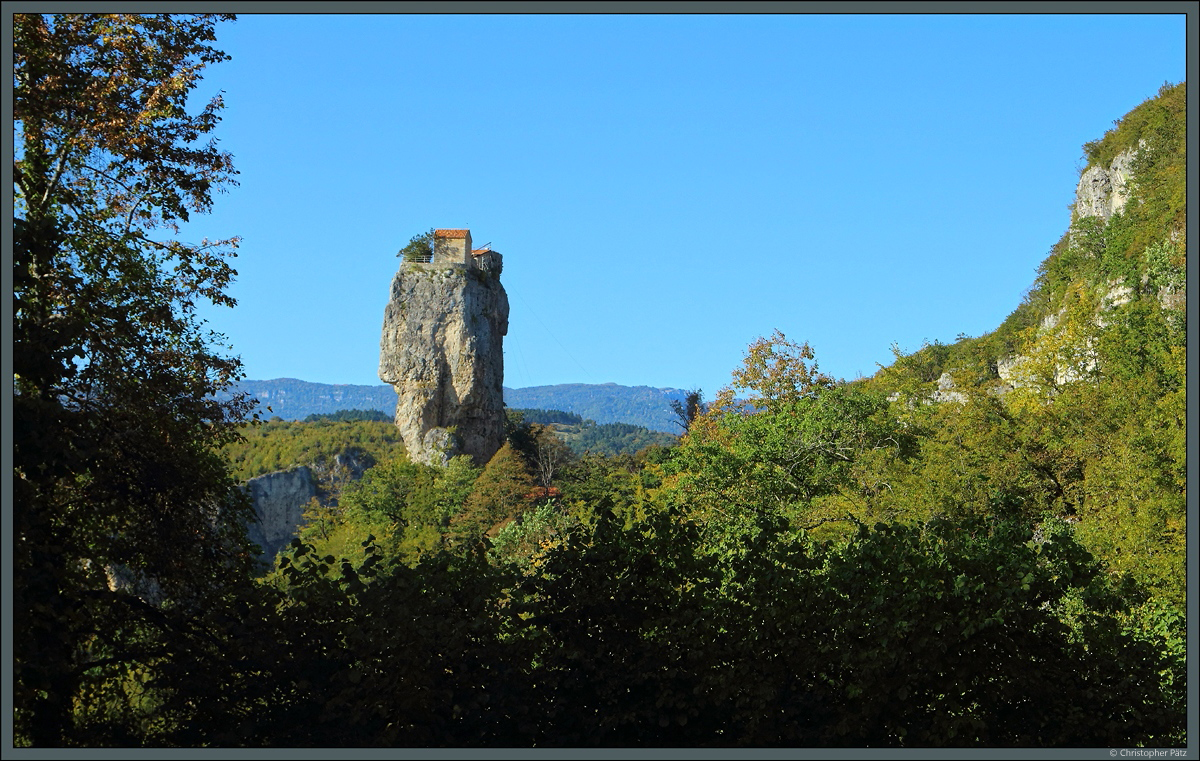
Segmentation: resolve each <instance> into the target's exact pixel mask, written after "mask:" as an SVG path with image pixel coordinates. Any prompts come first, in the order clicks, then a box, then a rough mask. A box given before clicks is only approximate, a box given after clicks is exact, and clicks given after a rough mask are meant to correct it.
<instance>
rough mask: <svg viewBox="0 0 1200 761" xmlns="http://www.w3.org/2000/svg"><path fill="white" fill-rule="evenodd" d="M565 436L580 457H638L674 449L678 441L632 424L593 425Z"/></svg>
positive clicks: (566, 432)
mask: <svg viewBox="0 0 1200 761" xmlns="http://www.w3.org/2000/svg"><path fill="white" fill-rule="evenodd" d="M560 430H562V429H560ZM562 435H563V439H564V440H565V441H566V442H567V444H568V445H569V446H570V447H571V451H573V452H575V453H576V454H579V455H582V454H586V453H588V452H591V453H592V454H600V455H609V456H613V455H621V454H635V453H637V452H639V451H641V450H643V449H645V448H646V447H671V446H674V445H675V444H676V443H677V442H678V439H677V438H676V437H675V436H674V435H672V434H669V433H662V432H660V431H651V430H649V429H646V428H643V427H641V426H640V425H631V424H629V423H599V424H596V423H592V424H591V425H583V426H579V427H578V428H574V429H570V428H568V429H565V430H562Z"/></svg>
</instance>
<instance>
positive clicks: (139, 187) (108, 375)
mask: <svg viewBox="0 0 1200 761" xmlns="http://www.w3.org/2000/svg"><path fill="white" fill-rule="evenodd" d="M230 18H232V17H231V16H212V15H202V16H188V17H175V16H171V15H157V16H144V15H99V14H83V13H72V14H62V15H54V16H44V15H35V14H17V15H15V16H13V32H14V80H13V81H14V94H13V95H14V97H13V103H14V134H15V135H16V140H17V147H16V155H15V159H16V160H15V162H14V167H13V168H14V183H15V197H16V215H15V218H14V226H13V238H12V241H13V253H14V262H13V265H14V266H13V285H14V304H13V306H14V315H13V339H14V340H13V347H12V348H13V374H14V377H13V380H14V390H15V395H14V397H13V412H12V425H13V430H14V433H15V435H14V439H13V444H14V446H13V475H14V478H13V504H14V505H15V506H16V507H15V509H14V511H13V525H12V534H11V535H12V537H13V543H14V546H13V557H12V561H13V564H12V583H13V589H14V597H13V601H12V603H13V614H14V633H15V636H14V641H13V643H12V644H13V664H12V666H13V669H12V675H13V705H14V708H15V712H14V721H15V725H14V731H15V735H16V737H17V738H18V741H19V742H20V743H21V744H30V745H34V746H39V747H63V746H68V745H76V744H92V743H102V742H121V741H127V742H128V744H140V741H141V740H142V739H143V738H144V737H146V736H147V735H149V734H151V733H153V732H154V731H155V729H154V728H155V726H157V720H156V718H155V717H154V713H155V711H156V708H155V706H156V705H157V701H158V700H159V699H160V696H161V694H162V690H167V689H169V688H179V689H184V688H186V684H185V683H184V682H183V681H182V679H181V675H180V670H181V669H182V670H186V669H188V668H193V667H196V668H201V667H203V666H204V662H205V658H206V657H207V656H208V655H209V654H211V652H212V646H211V644H210V643H209V641H206V640H205V637H204V636H203V632H205V631H206V630H207V629H208V627H209V626H210V625H211V624H212V619H211V617H210V616H211V615H212V613H213V611H217V610H220V609H222V608H223V607H224V601H225V600H227V599H228V598H230V597H232V596H236V595H237V594H240V593H241V592H243V591H244V590H245V588H246V584H247V583H248V578H249V576H248V568H249V557H248V554H247V547H246V544H245V536H244V529H243V521H244V520H245V519H246V517H247V511H248V508H247V505H246V504H245V501H244V500H242V499H240V498H239V496H238V493H237V492H236V490H235V482H234V480H233V479H232V478H231V477H230V476H229V474H228V473H227V472H226V469H225V467H224V463H223V462H222V460H221V459H220V458H219V457H218V456H217V455H216V454H214V450H215V449H216V448H219V447H220V446H223V445H224V444H226V443H228V442H230V441H232V440H235V439H236V438H237V436H238V429H237V427H236V424H237V423H238V422H239V421H240V420H241V419H242V418H243V416H244V415H245V414H246V412H247V409H248V407H249V404H248V403H247V402H246V401H245V400H244V399H240V398H234V399H227V400H225V401H218V400H217V399H215V398H214V394H215V393H216V392H218V391H220V390H223V389H224V388H225V387H226V386H228V385H229V384H230V383H231V382H232V381H233V380H235V379H237V378H238V377H239V376H240V372H241V371H240V363H239V362H238V360H237V359H236V358H230V357H226V356H223V355H222V354H221V353H220V351H219V350H220V349H222V348H224V347H221V346H219V345H216V346H214V345H213V343H212V337H211V336H210V334H209V333H208V332H207V331H205V330H204V328H203V323H202V321H201V320H200V319H199V318H198V317H197V312H196V308H197V303H198V302H203V301H208V302H211V303H213V304H216V305H223V306H232V305H233V303H234V301H233V299H232V298H230V297H229V296H228V295H227V294H226V293H225V288H226V286H227V285H228V284H229V282H230V280H231V278H232V277H233V276H234V274H235V272H234V270H233V268H232V267H231V266H230V264H229V262H228V259H229V258H231V257H232V256H233V255H234V254H233V250H234V248H236V245H237V240H236V239H229V240H225V241H215V242H210V241H207V240H206V241H203V242H201V243H200V244H187V243H183V242H180V241H176V240H170V234H171V233H178V231H179V227H178V225H179V224H181V223H184V222H187V221H188V220H189V218H190V215H191V214H193V213H204V212H207V211H208V210H209V209H210V207H211V201H212V193H213V192H215V191H219V190H221V189H222V188H224V187H227V186H228V185H230V184H235V183H234V176H235V175H236V172H235V171H234V169H233V166H232V159H231V157H230V156H229V154H227V153H224V152H222V151H220V150H219V149H218V148H217V146H216V142H215V141H212V140H209V141H207V142H201V143H199V144H197V141H198V140H199V139H200V138H201V136H204V135H207V134H208V133H210V132H211V131H212V129H213V128H214V127H215V126H216V124H217V123H218V121H219V112H220V110H221V108H222V103H221V99H220V97H216V98H214V99H213V100H212V101H210V102H209V103H208V104H207V105H206V106H203V107H202V108H201V110H200V112H199V113H196V114H191V113H189V112H188V110H187V108H186V106H187V103H188V99H189V97H190V95H191V93H192V91H193V90H194V89H195V88H196V86H197V84H198V79H199V73H200V71H201V70H202V69H203V68H204V67H205V66H206V65H208V64H211V63H216V62H219V61H222V60H225V59H226V58H227V56H225V55H224V54H223V53H221V52H220V51H218V50H216V49H215V48H213V47H212V46H211V45H210V44H209V43H210V42H211V41H212V40H213V38H214V35H213V28H214V26H215V24H216V22H217V21H218V20H221V19H230ZM164 232H165V233H166V234H164ZM217 338H218V339H219V336H218V337H217ZM110 576H111V577H112V582H111V583H110ZM122 578H123V579H125V580H126V581H127V583H124V584H121V583H118V581H119V580H120V579H122ZM149 684H154V685H156V686H157V689H146V686H147V685H149ZM76 707H80V710H78V711H77V710H76Z"/></svg>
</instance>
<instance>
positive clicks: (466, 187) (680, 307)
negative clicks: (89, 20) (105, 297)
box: [185, 15, 1185, 398]
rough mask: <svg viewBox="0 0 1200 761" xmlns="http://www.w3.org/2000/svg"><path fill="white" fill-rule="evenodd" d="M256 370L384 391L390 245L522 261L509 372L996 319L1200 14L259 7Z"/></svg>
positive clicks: (249, 133) (868, 353)
mask: <svg viewBox="0 0 1200 761" xmlns="http://www.w3.org/2000/svg"><path fill="white" fill-rule="evenodd" d="M217 32H218V41H217V45H218V47H220V48H221V49H223V50H225V51H226V52H228V53H230V54H231V55H232V56H233V60H232V61H229V62H226V63H223V64H219V65H217V66H215V67H212V68H210V69H208V70H207V74H206V75H205V79H204V81H203V82H201V84H200V87H199V88H198V90H197V92H196V101H197V102H200V101H206V100H207V99H208V98H210V97H211V96H212V95H214V94H216V92H217V91H219V90H224V91H225V101H226V104H227V108H226V110H225V112H224V121H223V122H222V124H221V126H220V127H219V128H218V130H217V131H216V133H215V134H216V135H217V137H218V138H219V139H220V141H221V142H220V144H221V146H222V147H223V148H225V149H226V150H229V151H231V152H232V153H233V155H234V157H235V162H236V166H237V168H238V169H239V170H240V172H241V176H240V178H239V179H240V182H241V185H240V187H238V188H234V189H232V190H231V191H230V192H229V193H228V194H226V195H222V196H218V197H217V199H216V208H215V210H214V213H213V214H212V215H210V216H208V217H205V218H203V219H202V220H199V221H197V222H195V223H194V224H193V225H192V226H190V227H189V228H187V230H186V231H185V232H186V237H188V238H189V239H195V240H199V238H200V237H202V236H207V237H210V238H215V237H229V236H233V235H238V236H241V237H242V238H243V243H242V247H241V249H240V255H239V257H238V259H237V260H236V267H237V269H238V271H239V275H238V278H237V281H236V283H235V285H234V286H233V288H232V289H231V293H232V295H233V296H234V297H235V298H237V299H238V302H239V303H238V306H237V307H236V308H235V309H232V310H229V309H215V308H214V309H211V310H208V311H206V312H205V316H206V317H207V318H208V319H209V322H210V325H211V327H213V328H214V329H216V330H218V331H220V332H222V333H224V334H225V335H226V336H227V338H228V341H229V342H230V343H231V344H232V346H233V350H234V353H236V354H239V355H240V356H241V357H242V360H243V362H244V364H245V369H246V372H247V377H249V378H251V379H255V380H265V379H271V378H279V377H292V378H300V379H302V380H308V381H316V382H321V383H354V384H378V383H380V381H379V379H378V376H377V375H376V371H377V367H378V361H379V337H380V329H381V327H382V321H383V310H384V305H385V304H386V302H387V297H388V290H389V285H390V282H391V279H392V277H393V275H394V274H395V272H396V270H397V268H398V264H399V260H398V259H397V258H396V256H395V254H396V252H397V250H398V249H400V248H401V247H402V246H404V245H405V244H406V243H407V242H408V240H409V238H410V237H412V236H413V235H416V234H418V233H421V232H424V231H425V230H428V229H429V228H432V227H469V228H470V229H471V233H472V237H473V239H474V241H475V243H476V244H477V245H481V244H484V243H487V242H491V244H492V247H493V248H495V249H496V250H498V251H499V252H500V253H501V254H503V255H504V275H503V283H504V286H505V288H506V289H507V291H508V295H509V301H510V303H511V307H512V311H511V319H510V323H509V331H508V336H507V338H506V339H505V347H504V348H505V385H507V386H511V387H525V386H536V385H548V384H555V383H605V382H615V383H620V384H624V385H649V386H660V387H667V386H671V387H679V388H692V387H697V386H699V387H702V388H703V389H704V390H705V392H706V396H708V397H710V398H711V396H712V395H713V394H714V393H715V392H716V391H717V390H718V388H719V387H721V386H723V385H725V384H727V383H728V381H729V376H730V372H731V371H732V370H733V369H734V368H735V367H737V366H738V365H739V364H740V362H741V359H742V357H743V356H744V352H745V349H746V347H747V345H748V344H749V343H750V342H751V341H753V340H754V339H755V338H757V337H758V336H762V335H769V334H770V333H771V332H772V331H773V330H775V329H779V330H781V331H783V332H784V333H785V334H786V335H787V336H788V338H790V339H793V340H796V341H808V342H809V343H810V344H811V345H812V346H813V348H814V350H815V351H816V355H817V360H818V362H819V363H820V367H821V369H822V370H824V371H825V372H828V373H830V374H832V375H835V376H838V377H845V378H853V377H857V376H858V375H860V374H865V375H870V374H871V373H873V372H874V371H875V370H876V369H877V364H878V363H884V364H886V363H888V362H889V361H890V360H891V357H892V354H891V350H890V347H891V345H892V344H893V343H896V344H898V345H899V346H900V347H901V348H902V349H903V350H906V351H913V350H916V349H918V348H920V346H921V344H922V342H923V341H924V340H927V339H928V340H931V341H932V340H941V341H947V342H948V341H953V340H954V338H955V336H956V335H957V334H959V333H966V334H969V335H979V334H980V333H984V332H987V331H989V330H992V329H994V328H995V327H996V326H997V325H999V324H1000V322H1001V321H1002V320H1003V319H1004V318H1005V317H1006V316H1007V315H1008V314H1009V312H1011V311H1012V310H1013V309H1014V308H1016V306H1017V304H1018V303H1019V302H1020V299H1021V296H1022V293H1023V292H1024V291H1025V289H1026V288H1028V287H1029V285H1030V284H1031V283H1032V282H1033V280H1034V278H1035V276H1036V268H1037V265H1038V264H1039V263H1040V262H1041V261H1042V259H1043V258H1045V256H1046V254H1047V252H1048V250H1049V249H1050V246H1051V245H1053V243H1054V242H1055V241H1056V240H1057V239H1058V238H1059V236H1060V235H1061V234H1062V233H1063V231H1064V230H1065V228H1066V225H1067V223H1068V221H1069V211H1068V205H1069V204H1070V203H1071V202H1072V200H1073V197H1074V192H1075V185H1076V182H1077V181H1078V176H1079V171H1080V169H1081V167H1082V161H1081V156H1082V150H1081V146H1082V144H1083V143H1085V142H1087V141H1090V140H1094V139H1097V138H1099V137H1101V136H1102V135H1103V134H1104V132H1105V131H1106V130H1107V129H1110V128H1111V127H1112V126H1113V121H1114V120H1115V119H1118V118H1120V117H1121V116H1123V115H1124V114H1125V113H1127V112H1128V111H1129V110H1130V109H1132V108H1133V107H1135V106H1136V105H1138V104H1139V103H1141V102H1142V101H1144V100H1145V99H1147V98H1149V97H1151V96H1153V95H1155V94H1156V93H1157V91H1158V89H1159V87H1160V86H1162V84H1163V83H1164V82H1167V81H1170V82H1172V83H1174V82H1179V81H1181V80H1183V79H1184V78H1185V22H1184V17H1183V16H1182V15H1174V16H1172V15H1143V16H1131V15H1028V16H1027V15H1008V16H993V15H970V16H955V15H913V16H904V15H891V16H863V15H856V16H850V15H744V16H740V15H480V16H472V15H333V16H330V15H306V16H284V15H244V16H241V17H239V19H238V20H237V21H236V22H233V23H229V24H221V25H219V26H218V29H217Z"/></svg>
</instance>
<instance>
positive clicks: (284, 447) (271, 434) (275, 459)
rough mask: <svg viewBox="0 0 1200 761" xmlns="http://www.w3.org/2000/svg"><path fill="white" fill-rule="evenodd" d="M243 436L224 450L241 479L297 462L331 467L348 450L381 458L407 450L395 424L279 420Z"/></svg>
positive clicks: (252, 428) (364, 421)
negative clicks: (339, 454)
mask: <svg viewBox="0 0 1200 761" xmlns="http://www.w3.org/2000/svg"><path fill="white" fill-rule="evenodd" d="M242 436H243V438H242V439H241V440H240V441H237V442H232V443H230V444H227V445H225V446H224V448H223V449H222V450H221V451H222V454H223V455H224V457H225V458H226V459H227V461H228V462H229V464H230V466H231V467H232V468H233V471H234V473H235V474H236V475H237V476H238V477H239V478H241V479H249V478H254V477H255V476H261V475H263V474H264V473H273V472H275V471H277V470H285V469H287V468H290V467H294V466H296V465H310V464H318V465H329V464H332V462H333V460H334V458H335V457H336V456H337V455H338V453H340V452H342V451H345V450H347V449H350V448H357V449H360V450H362V451H363V452H366V453H367V454H368V455H369V456H370V457H371V458H372V459H374V460H375V461H377V462H382V461H383V460H387V459H391V458H395V457H398V456H400V455H401V454H402V453H403V452H404V451H405V450H404V441H403V439H401V437H400V433H399V431H398V430H397V429H396V426H395V424H394V423H391V422H379V421H368V420H356V421H344V422H333V421H330V420H323V419H322V420H317V421H315V422H304V423H296V422H288V421H283V420H279V421H269V422H266V423H260V424H257V425H253V426H247V427H245V428H244V429H243V431H242Z"/></svg>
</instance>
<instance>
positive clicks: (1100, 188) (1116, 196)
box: [1075, 148, 1136, 222]
mask: <svg viewBox="0 0 1200 761" xmlns="http://www.w3.org/2000/svg"><path fill="white" fill-rule="evenodd" d="M1135 155H1136V152H1135V151H1134V150H1133V149H1132V148H1130V149H1129V150H1126V151H1122V152H1121V153H1119V154H1117V157H1116V158H1114V159H1113V160H1112V163H1111V164H1109V165H1108V168H1107V169H1105V168H1104V167H1099V166H1094V167H1090V168H1089V169H1088V170H1087V171H1086V172H1084V173H1083V174H1082V175H1081V176H1080V178H1079V186H1078V187H1077V188H1076V189H1075V215H1076V216H1078V217H1100V218H1101V219H1103V220H1104V221H1106V222H1107V221H1108V219H1109V217H1111V216H1112V215H1114V214H1116V213H1117V212H1119V211H1121V210H1122V209H1124V208H1125V202H1126V201H1128V200H1129V178H1130V176H1131V175H1132V173H1133V172H1132V169H1131V166H1132V164H1133V157H1134V156H1135Z"/></svg>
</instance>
